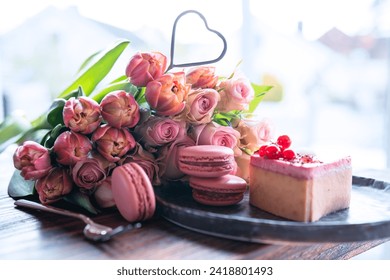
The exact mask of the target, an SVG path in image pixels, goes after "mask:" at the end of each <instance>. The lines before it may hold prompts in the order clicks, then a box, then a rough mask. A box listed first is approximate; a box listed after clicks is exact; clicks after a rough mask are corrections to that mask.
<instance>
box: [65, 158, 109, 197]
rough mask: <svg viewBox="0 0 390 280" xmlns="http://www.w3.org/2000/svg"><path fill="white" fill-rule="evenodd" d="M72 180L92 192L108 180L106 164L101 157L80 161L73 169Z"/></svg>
mask: <svg viewBox="0 0 390 280" xmlns="http://www.w3.org/2000/svg"><path fill="white" fill-rule="evenodd" d="M72 178H73V181H74V182H75V184H76V185H77V186H78V187H80V188H84V189H87V190H90V189H92V188H94V187H96V186H99V185H100V184H102V182H103V181H104V180H105V179H106V178H107V173H106V169H105V164H104V162H102V160H101V159H100V158H99V157H88V158H85V159H83V160H80V161H78V162H76V164H75V165H74V166H73V168H72Z"/></svg>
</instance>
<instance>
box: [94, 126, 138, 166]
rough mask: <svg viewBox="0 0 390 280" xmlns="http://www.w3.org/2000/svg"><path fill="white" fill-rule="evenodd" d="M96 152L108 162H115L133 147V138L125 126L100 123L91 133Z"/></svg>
mask: <svg viewBox="0 0 390 280" xmlns="http://www.w3.org/2000/svg"><path fill="white" fill-rule="evenodd" d="M92 141H93V142H94V143H95V144H96V148H97V150H98V152H99V153H100V154H101V155H102V156H103V157H104V158H106V159H107V160H108V161H110V162H117V161H119V160H120V158H121V157H122V156H124V155H125V154H126V153H127V152H128V151H130V150H132V149H133V148H134V147H135V139H134V137H133V135H131V133H130V132H129V130H128V129H127V128H115V127H111V126H109V125H106V124H105V125H102V126H100V127H98V129H96V131H95V132H94V133H93V134H92Z"/></svg>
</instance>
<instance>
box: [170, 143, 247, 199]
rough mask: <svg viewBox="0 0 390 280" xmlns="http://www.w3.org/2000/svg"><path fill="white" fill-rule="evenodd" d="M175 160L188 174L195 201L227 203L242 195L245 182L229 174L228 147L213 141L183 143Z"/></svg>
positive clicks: (231, 156)
mask: <svg viewBox="0 0 390 280" xmlns="http://www.w3.org/2000/svg"><path fill="white" fill-rule="evenodd" d="M178 160H179V169H180V170H181V171H182V172H183V173H185V174H187V175H189V184H190V186H191V188H192V196H193V198H194V199H195V200H196V201H197V202H199V203H202V204H206V205H212V206H227V205H232V204H236V203H238V202H240V201H241V200H242V199H243V197H244V193H245V191H246V188H247V183H246V181H245V180H244V179H242V178H240V177H238V176H235V175H232V174H231V173H233V172H234V169H235V161H234V153H233V150H232V149H230V148H227V147H223V146H214V145H198V146H191V147H186V148H183V149H181V150H180V152H179V158H178Z"/></svg>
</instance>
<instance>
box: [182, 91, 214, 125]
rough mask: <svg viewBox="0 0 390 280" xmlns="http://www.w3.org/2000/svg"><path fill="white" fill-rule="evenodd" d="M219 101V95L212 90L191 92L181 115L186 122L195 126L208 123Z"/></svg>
mask: <svg viewBox="0 0 390 280" xmlns="http://www.w3.org/2000/svg"><path fill="white" fill-rule="evenodd" d="M219 99H220V96H219V93H218V92H217V91H216V90H214V89H197V90H193V91H191V92H190V94H189V95H188V99H187V103H186V108H185V110H184V112H183V113H182V115H184V116H185V119H186V121H187V122H189V123H192V124H195V125H197V124H205V123H209V122H211V119H212V117H213V113H214V109H215V107H216V106H217V104H218V101H219Z"/></svg>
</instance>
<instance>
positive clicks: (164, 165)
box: [157, 135, 195, 180]
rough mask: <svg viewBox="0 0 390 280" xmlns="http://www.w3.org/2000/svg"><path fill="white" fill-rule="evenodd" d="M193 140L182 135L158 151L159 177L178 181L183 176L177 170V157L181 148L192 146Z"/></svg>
mask: <svg viewBox="0 0 390 280" xmlns="http://www.w3.org/2000/svg"><path fill="white" fill-rule="evenodd" d="M194 145H195V142H194V140H193V139H191V138H190V137H188V136H187V135H184V136H183V137H181V138H178V139H176V140H175V141H174V142H172V143H171V144H169V145H167V146H163V147H162V148H161V149H160V150H159V154H158V158H157V162H158V165H159V167H160V177H161V178H164V179H168V180H178V179H180V178H182V177H184V176H185V174H184V173H183V172H181V171H180V170H179V168H178V155H179V151H180V150H181V149H182V148H185V147H189V146H194Z"/></svg>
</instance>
